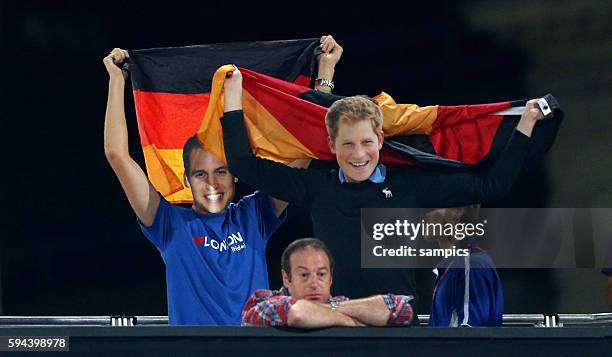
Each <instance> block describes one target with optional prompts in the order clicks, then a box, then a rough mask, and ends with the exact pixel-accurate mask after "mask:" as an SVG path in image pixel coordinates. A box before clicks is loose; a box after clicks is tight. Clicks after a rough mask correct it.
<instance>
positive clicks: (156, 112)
mask: <svg viewBox="0 0 612 357" xmlns="http://www.w3.org/2000/svg"><path fill="white" fill-rule="evenodd" d="M309 41H310V40H309ZM275 43H278V42H275ZM248 45H249V44H241V46H245V48H246V50H245V51H244V52H241V53H239V55H241V56H247V52H248V50H249V48H250V49H251V50H252V47H249V46H248ZM316 45H317V42H314V43H311V46H310V47H308V46H306V47H305V48H306V50H305V51H306V52H308V53H310V55H309V56H308V55H302V56H301V57H300V56H298V57H299V58H301V59H302V63H303V64H302V65H300V66H301V68H302V69H303V70H302V72H299V71H298V72H296V71H295V70H294V71H293V73H294V74H293V75H292V76H293V78H295V79H293V80H292V79H291V78H292V76H289V77H288V78H287V79H289V81H287V80H282V79H279V78H278V77H283V75H279V74H278V73H275V72H274V71H273V70H271V69H270V67H267V71H268V73H269V74H271V75H268V74H264V73H261V72H260V71H257V70H253V69H252V68H253V67H251V69H248V66H245V65H242V64H241V63H240V62H238V61H236V60H233V61H232V62H234V63H236V65H238V66H240V70H241V72H242V74H243V106H244V114H245V120H246V124H247V130H248V134H249V140H250V142H251V147H252V148H253V151H254V153H255V154H256V155H258V156H260V157H264V158H268V159H271V160H275V161H278V162H283V163H288V162H290V161H292V160H294V159H297V158H304V157H310V158H314V159H318V160H335V157H334V155H333V154H332V153H331V152H330V151H329V148H328V146H327V142H326V140H327V139H326V138H327V132H326V130H325V122H324V117H325V113H326V111H327V107H328V106H329V105H331V103H333V102H334V101H335V100H338V99H340V98H342V97H341V96H337V95H329V94H325V93H321V92H316V91H313V90H311V89H309V88H308V87H306V86H305V84H307V83H308V82H309V81H310V76H309V73H312V72H308V68H310V70H312V68H313V66H312V58H313V57H314V51H313V50H312V48H316ZM215 46H217V48H216V50H215V51H204V48H201V47H200V46H196V47H188V48H187V49H190V50H191V51H193V52H191V53H190V55H191V56H194V57H195V56H198V55H199V56H201V58H202V59H201V61H202V62H203V61H204V60H205V59H207V58H208V57H209V56H212V57H213V58H214V60H213V61H210V60H207V61H206V62H215V61H216V60H217V59H218V58H217V56H219V58H220V59H219V60H223V59H226V58H229V57H231V56H228V55H224V51H223V48H222V47H223V45H215ZM234 46H236V45H234ZM182 50H183V49H161V50H159V51H161V52H160V53H161V54H160V53H155V52H154V51H156V50H146V51H148V52H147V53H146V54H147V59H148V61H147V63H146V72H143V68H144V67H145V66H143V65H139V67H137V68H138V71H134V70H133V69H132V78H133V80H132V81H133V85H134V97H135V101H136V108H137V114H138V120H139V128H140V134H141V141H142V144H143V149H144V152H145V160H146V165H147V171H148V174H149V178H150V179H151V181H152V182H153V185H154V186H155V187H156V189H157V190H158V191H160V192H161V193H162V194H163V195H164V196H166V197H167V199H169V200H170V201H174V202H188V201H190V199H191V196H190V192H189V190H187V189H185V188H184V187H183V186H182V175H183V165H182V157H181V148H182V145H183V143H184V141H185V140H186V139H187V138H188V137H189V136H191V135H193V133H195V132H196V131H197V132H198V138H199V140H200V142H201V143H202V144H203V146H204V147H205V148H206V149H207V150H209V151H211V152H212V153H213V154H215V155H216V156H217V157H218V158H219V159H221V160H223V161H225V154H224V151H223V138H222V129H221V124H220V118H221V116H222V115H223V82H224V80H225V75H226V73H227V72H229V71H231V70H233V69H234V67H233V65H227V66H223V67H221V68H219V69H218V70H217V71H216V73H215V74H214V77H213V76H212V69H211V68H208V67H207V69H206V71H205V72H206V73H203V74H208V75H209V77H208V78H211V77H213V79H212V83H211V82H207V81H206V80H205V78H203V77H202V78H195V77H194V78H192V75H191V74H188V73H183V72H181V73H183V75H184V76H177V75H174V77H176V78H177V80H172V78H173V75H172V72H170V71H168V70H165V69H164V68H165V67H163V66H162V68H161V72H162V75H161V78H162V79H161V80H160V81H157V80H156V79H155V78H156V77H157V76H158V74H157V71H156V68H157V67H159V65H158V63H159V62H161V61H162V59H165V60H166V63H171V64H172V66H176V67H181V65H180V64H175V63H174V62H179V63H181V62H183V61H185V62H187V61H186V60H185V59H184V58H183V57H182V56H179V55H178V54H177V53H174V52H175V51H179V52H180V51H182ZM196 50H197V51H196ZM198 52H199V53H198ZM130 53H131V54H132V53H135V54H136V55H132V61H133V63H132V65H133V64H134V63H138V64H141V63H143V61H142V59H141V58H139V55H140V51H131V52H130ZM162 55H163V56H162ZM158 57H161V59H160V58H158ZM248 57H249V58H252V57H253V56H251V55H248ZM168 58H173V60H172V61H170V60H168ZM185 65H188V63H186V64H183V66H185ZM166 66H167V65H166ZM304 69H306V70H304ZM183 71H184V69H183ZM202 72H204V71H202ZM295 73H300V74H298V75H295ZM143 83H146V85H147V86H148V87H147V88H151V89H155V88H161V89H166V90H167V88H183V91H184V92H185V93H180V95H177V94H175V93H171V94H169V93H159V92H144V91H142V88H144V87H145V86H144V85H143ZM202 83H206V84H208V85H207V86H204V85H202ZM195 84H197V85H199V86H200V87H199V88H200V89H197V88H196V89H191V90H189V91H186V90H185V88H191V87H194V86H195V87H197V86H196V85H195ZM139 88H141V90H139ZM202 88H204V90H207V92H205V93H202V92H201V91H202ZM198 90H200V92H198ZM175 91H176V90H175ZM545 98H546V99H547V101H548V103H549V105H550V107H551V109H553V110H554V116H555V120H547V121H544V122H542V123H540V124H539V125H538V126H537V127H536V130H535V132H534V134H533V138H534V140H533V143H532V145H531V147H530V154H529V156H528V162H530V163H531V162H534V161H536V160H538V159H540V158H541V157H542V156H543V155H544V153H545V152H546V151H547V150H548V149H549V148H550V146H551V145H552V142H553V141H554V138H555V136H556V133H557V131H558V128H559V126H560V123H561V118H562V117H563V113H562V111H561V109H560V107H559V105H558V103H557V101H556V100H555V98H554V97H552V96H551V95H547V96H546V97H545ZM374 99H375V100H376V101H377V102H378V103H379V104H380V106H381V109H382V112H383V116H384V124H383V131H384V132H385V136H386V138H385V146H384V147H383V151H382V153H381V161H382V162H383V163H385V164H387V165H392V166H393V165H420V166H423V167H428V168H431V169H438V170H472V169H478V168H480V167H481V166H485V165H487V164H489V163H490V162H491V161H492V160H494V158H495V157H496V156H497V155H498V154H499V152H500V151H501V150H502V149H503V147H504V145H505V143H506V142H507V140H508V138H509V136H510V135H511V133H512V131H513V130H514V127H515V126H516V124H517V122H518V119H519V117H520V114H521V112H522V107H524V105H525V102H526V100H518V101H506V102H499V103H492V104H476V105H461V106H442V105H433V106H424V107H420V106H418V105H414V104H397V103H395V101H394V100H393V98H392V97H391V96H389V95H388V94H386V93H384V92H383V93H381V94H379V95H378V96H376V97H375V98H374ZM145 106H146V107H147V108H145ZM145 121H146V127H145V125H144V123H143V122H145ZM179 134H180V135H179ZM145 135H147V136H145ZM151 138H153V139H151ZM170 144H171V145H170Z"/></svg>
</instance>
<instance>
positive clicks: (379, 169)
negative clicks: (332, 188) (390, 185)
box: [338, 164, 387, 183]
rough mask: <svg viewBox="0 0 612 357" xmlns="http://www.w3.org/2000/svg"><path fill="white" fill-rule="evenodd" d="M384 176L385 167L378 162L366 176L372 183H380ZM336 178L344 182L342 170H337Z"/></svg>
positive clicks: (385, 175)
mask: <svg viewBox="0 0 612 357" xmlns="http://www.w3.org/2000/svg"><path fill="white" fill-rule="evenodd" d="M386 177H387V167H386V166H385V165H383V164H378V165H376V168H375V169H374V172H372V174H371V175H370V177H368V180H370V181H372V182H374V183H382V182H385V178H386ZM338 179H339V180H340V183H345V182H346V177H344V172H342V169H339V170H338Z"/></svg>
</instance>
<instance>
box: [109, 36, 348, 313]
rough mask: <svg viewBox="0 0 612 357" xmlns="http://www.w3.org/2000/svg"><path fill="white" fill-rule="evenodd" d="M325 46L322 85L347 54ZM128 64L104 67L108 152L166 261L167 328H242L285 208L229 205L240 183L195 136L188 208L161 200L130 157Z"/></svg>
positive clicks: (189, 157) (279, 204)
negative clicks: (125, 67) (126, 100)
mask: <svg viewBox="0 0 612 357" xmlns="http://www.w3.org/2000/svg"><path fill="white" fill-rule="evenodd" d="M320 42H321V45H320V47H321V50H322V51H323V54H322V55H321V56H319V76H320V77H319V78H321V79H326V80H329V81H331V80H332V76H333V73H334V66H335V65H336V63H337V62H338V60H339V59H340V56H341V54H342V48H341V47H340V46H339V45H338V44H337V43H336V42H335V40H334V39H333V38H332V37H331V36H323V37H322V38H321V41H320ZM128 58H129V54H128V52H127V51H125V50H122V49H119V48H115V49H114V50H113V51H112V52H111V53H110V54H109V55H108V56H106V57H105V58H104V60H103V62H104V65H105V67H106V70H107V71H108V74H109V76H110V80H109V92H108V102H107V108H106V117H105V127H104V149H105V154H106V157H107V159H108V161H109V163H110V165H111V167H112V168H113V171H114V172H115V174H116V175H117V178H118V179H119V182H120V184H121V186H122V188H123V190H124V192H125V194H126V196H127V198H128V201H129V202H130V205H131V207H132V209H133V210H134V212H135V213H136V216H137V217H138V222H139V224H140V226H141V229H142V231H143V232H144V234H145V236H146V237H147V238H148V239H149V240H150V241H151V242H152V243H153V244H154V245H155V246H156V247H157V249H158V250H159V251H160V254H161V255H162V258H163V259H164V263H165V265H166V280H167V289H168V291H167V293H168V317H169V323H170V324H171V325H240V314H241V310H242V306H243V304H244V302H245V301H246V300H247V298H248V297H249V295H250V294H251V293H252V292H253V291H255V290H256V289H262V288H268V275H267V268H266V262H265V247H266V244H267V241H268V239H269V238H270V236H271V234H272V233H273V232H274V230H275V229H276V228H277V227H278V226H279V225H280V224H281V223H282V221H283V220H284V218H285V215H284V211H285V208H286V207H287V203H286V202H284V201H280V200H277V199H274V198H271V197H270V196H268V195H266V194H264V193H262V192H256V193H254V194H252V195H249V196H245V197H244V198H242V199H241V200H240V201H239V202H238V203H236V204H233V203H231V201H232V199H233V198H234V189H235V183H236V182H237V178H235V177H234V176H233V175H232V174H231V173H230V172H229V171H228V168H227V165H226V164H225V163H224V162H223V161H221V160H219V158H217V157H216V156H214V155H212V154H211V153H210V152H208V151H207V150H204V149H203V148H202V146H201V144H200V142H199V141H198V140H197V138H196V137H195V136H193V137H192V138H190V139H189V140H187V142H186V143H185V146H184V148H183V164H184V168H185V174H184V178H183V179H184V185H185V187H187V188H189V189H190V190H191V193H192V195H193V204H192V206H191V208H182V207H177V206H174V205H172V204H170V203H169V202H168V201H167V200H166V199H165V198H164V197H162V196H161V195H160V194H159V193H158V192H157V190H156V189H155V188H154V187H153V185H152V184H151V182H150V181H149V179H148V178H147V175H146V174H145V173H144V171H143V170H142V168H141V167H140V166H139V165H138V164H137V163H136V162H135V161H134V160H133V159H132V158H131V157H130V155H129V150H128V133H127V125H126V118H125V111H124V90H125V80H126V78H127V72H126V71H123V70H122V69H121V68H120V67H119V65H120V64H122V63H123V62H124V61H126V60H127V59H128ZM327 83H329V82H328V81H322V82H319V86H325V85H326V84H327ZM194 134H195V133H194ZM303 165H304V162H300V163H297V164H296V166H303Z"/></svg>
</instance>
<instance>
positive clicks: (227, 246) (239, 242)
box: [192, 232, 246, 252]
mask: <svg viewBox="0 0 612 357" xmlns="http://www.w3.org/2000/svg"><path fill="white" fill-rule="evenodd" d="M192 239H193V242H194V243H195V245H197V246H201V245H203V246H204V247H209V248H210V249H214V250H216V251H219V252H225V251H227V250H231V251H232V252H237V251H239V250H242V249H245V248H246V244H245V243H244V238H243V237H242V234H240V232H236V233H233V234H231V235H229V236H227V238H226V239H224V240H222V241H217V240H214V239H210V238H208V237H206V236H204V237H200V236H198V237H193V238H192Z"/></svg>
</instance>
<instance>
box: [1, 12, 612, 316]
mask: <svg viewBox="0 0 612 357" xmlns="http://www.w3.org/2000/svg"><path fill="white" fill-rule="evenodd" d="M610 19H612V3H610V2H606V1H593V0H586V1H580V2H576V1H565V0H563V1H543V0H533V1H429V2H418V3H415V4H408V3H405V4H404V5H402V6H400V7H398V6H393V5H390V4H383V3H371V4H370V5H369V6H367V7H357V5H350V6H349V5H331V2H329V3H323V2H319V3H309V4H306V3H288V2H287V3H282V4H275V5H273V4H268V3H266V4H263V3H261V4H260V5H257V4H255V3H253V4H252V5H250V6H249V7H248V8H245V7H240V6H236V7H234V6H233V5H232V4H230V3H226V2H222V3H219V4H218V5H215V4H212V3H211V2H199V3H198V4H180V3H178V2H167V3H164V5H163V6H162V5H156V3H153V2H149V3H141V4H137V3H132V2H127V1H122V2H106V3H100V4H89V3H87V2H61V3H56V2H43V1H40V2H34V1H23V2H10V1H9V2H4V1H3V2H2V3H1V4H0V26H1V28H0V44H1V45H2V47H1V48H2V56H0V64H1V68H2V76H1V77H0V78H2V89H1V91H2V95H1V97H0V98H1V99H0V100H1V104H2V105H1V113H2V115H1V116H2V132H3V136H2V137H3V140H2V142H3V144H4V145H3V146H4V150H3V153H4V155H3V162H4V167H3V170H2V172H3V175H2V176H3V182H4V187H5V190H4V192H6V194H5V197H6V198H5V208H4V212H3V214H2V233H1V256H0V259H1V260H0V263H1V268H0V273H1V280H0V285H1V292H2V295H1V298H2V299H1V301H0V313H2V314H4V315H109V314H134V315H166V314H167V310H166V292H165V276H164V266H163V262H162V260H161V259H160V257H159V254H158V252H157V251H156V249H155V248H154V247H153V245H152V244H150V243H149V242H148V241H147V240H146V239H145V238H144V236H143V235H142V234H141V233H140V230H139V228H138V226H137V224H136V219H135V216H134V214H133V212H132V211H131V209H130V207H129V205H128V202H127V200H126V199H125V197H124V194H123V192H122V190H121V188H120V186H119V184H118V181H117V180H116V178H115V176H114V174H113V172H112V170H111V169H110V166H109V165H108V164H107V162H106V160H105V157H104V152H103V120H104V110H105V105H106V94H107V93H106V92H107V79H108V77H107V74H106V71H105V69H104V66H103V64H102V58H103V57H104V56H105V55H106V54H107V53H108V52H109V51H110V50H111V49H112V48H113V47H121V48H124V49H141V48H151V47H165V46H183V45H194V44H204V43H215V42H231V41H255V40H279V39H292V38H308V37H318V36H320V35H323V34H333V35H334V37H335V38H336V39H337V40H338V41H339V43H340V44H341V45H342V46H343V47H344V49H345V52H344V55H343V57H342V60H341V62H340V64H339V65H338V67H337V69H336V77H335V79H336V85H337V87H336V93H338V94H344V95H351V94H370V95H375V94H377V93H378V92H379V91H381V90H384V91H386V92H387V93H389V94H391V95H392V96H393V97H394V98H395V99H396V101H397V102H398V103H417V104H421V105H428V104H445V105H453V104H469V103H485V102H494V101H503V100H511V99H519V98H524V97H531V96H539V95H543V94H545V93H549V92H550V93H553V94H554V95H555V96H556V97H557V99H558V100H559V101H560V103H561V105H562V106H563V108H564V110H565V113H566V121H565V123H564V125H563V127H562V128H561V132H560V134H559V138H558V140H557V142H556V144H555V146H554V147H553V149H552V151H551V153H550V155H549V157H548V158H547V160H546V161H545V162H544V163H543V164H542V165H540V166H539V167H536V168H534V169H533V170H531V171H530V172H528V173H526V174H525V175H524V176H523V178H522V179H521V181H520V182H518V183H517V185H516V187H515V188H514V190H513V192H512V194H511V195H509V198H508V199H507V200H505V201H504V202H500V203H499V204H500V205H508V206H516V207H528V206H531V207H548V206H552V207H609V206H611V204H612V188H610V187H609V184H608V182H609V178H610V175H611V173H612V169H611V162H612V159H610V157H609V155H610V153H612V145H611V143H610V132H611V130H612V121H610V120H609V114H608V111H609V108H608V107H609V101H610V99H611V98H612V96H611V95H612V68H611V67H612V66H611V65H610V58H612V35H611V34H612V28H611V27H612V21H610ZM127 117H128V122H129V123H128V124H129V126H130V142H131V152H132V155H133V156H134V157H135V158H136V160H137V161H138V162H140V163H143V165H144V160H143V158H142V152H141V148H140V145H139V138H138V134H137V130H136V121H135V115H134V112H133V103H132V98H131V95H129V93H128V96H127ZM239 189H240V192H242V193H248V192H249V188H246V187H244V186H241V187H240V188H239ZM290 212H291V217H290V219H289V222H288V223H287V224H285V226H284V227H283V228H282V229H281V230H280V231H279V232H278V233H277V234H276V235H275V237H274V238H273V240H272V241H271V243H270V245H269V249H268V255H269V257H270V259H271V260H270V261H271V264H269V269H270V279H271V286H272V287H277V286H278V285H279V284H280V279H279V272H278V270H279V267H278V264H277V263H276V262H278V261H279V259H278V257H279V255H280V252H281V251H282V249H283V248H284V246H285V245H286V244H287V243H288V242H289V241H291V240H293V239H295V238H299V237H301V236H304V235H307V234H309V230H310V227H309V222H308V221H307V220H304V219H303V214H304V212H301V211H299V210H292V211H290ZM355 254H357V252H355ZM501 275H502V278H503V280H504V284H505V285H504V287H505V292H506V312H508V313H539V312H560V313H569V312H583V313H584V312H595V311H603V310H604V309H606V306H605V305H604V301H605V300H604V291H603V278H602V277H601V274H600V273H599V272H598V271H596V270H593V269H571V270H567V269H566V270H517V269H515V270H504V271H501ZM418 278H419V288H420V289H421V292H420V295H421V300H422V303H421V307H422V309H421V311H420V313H427V312H428V306H427V305H428V303H427V301H428V299H429V296H430V294H431V293H430V291H431V287H432V279H433V275H432V274H431V272H430V271H427V270H422V271H419V272H418Z"/></svg>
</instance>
